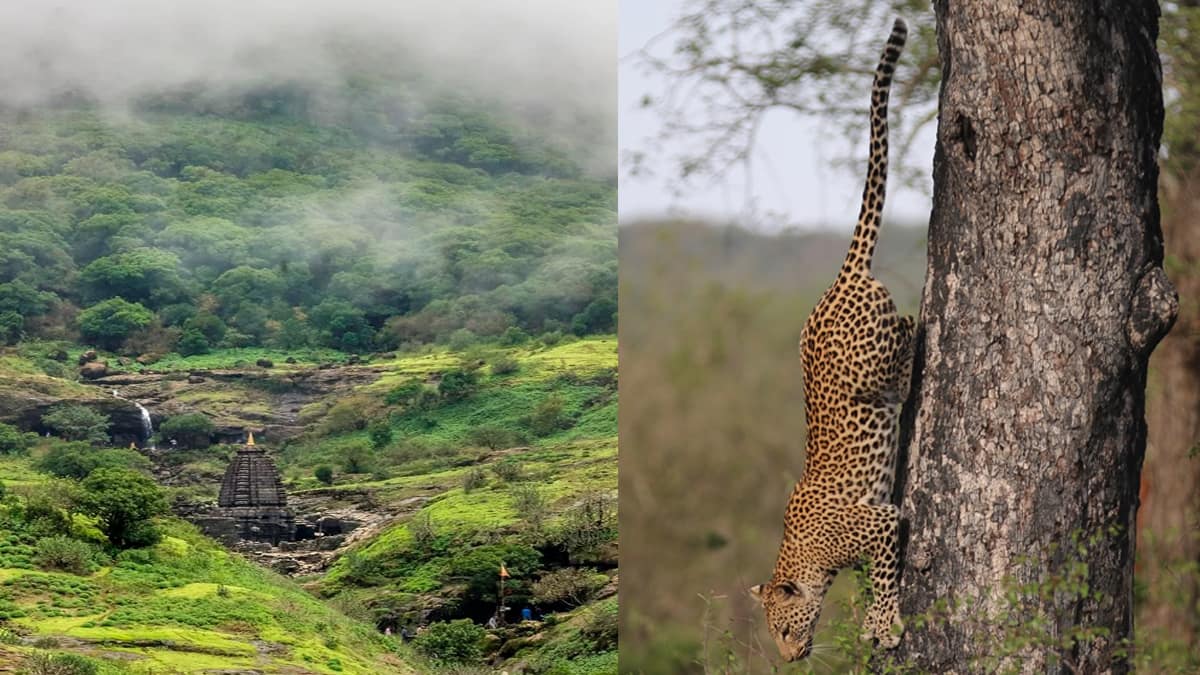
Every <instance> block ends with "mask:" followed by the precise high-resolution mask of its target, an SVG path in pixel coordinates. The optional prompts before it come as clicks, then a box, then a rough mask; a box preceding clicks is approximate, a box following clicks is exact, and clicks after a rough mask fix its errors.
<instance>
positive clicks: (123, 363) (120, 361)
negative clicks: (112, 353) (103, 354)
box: [117, 356, 133, 366]
mask: <svg viewBox="0 0 1200 675" xmlns="http://www.w3.org/2000/svg"><path fill="white" fill-rule="evenodd" d="M131 363H133V361H130V360H129V357H127V356H122V357H119V358H118V359H117V365H119V366H127V365H129V364H131Z"/></svg>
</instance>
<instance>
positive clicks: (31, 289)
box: [0, 79, 616, 356]
mask: <svg viewBox="0 0 1200 675" xmlns="http://www.w3.org/2000/svg"><path fill="white" fill-rule="evenodd" d="M417 87H418V85H416V84H411V85H407V86H402V85H400V84H396V83H391V84H385V83H372V82H368V81H355V80H353V79H351V80H349V81H347V82H346V83H345V84H344V85H343V87H342V89H341V90H340V91H341V93H342V94H343V95H344V97H343V98H341V99H339V105H338V106H337V107H336V108H332V107H331V106H330V105H329V104H328V102H327V101H328V95H327V94H322V95H318V94H317V93H316V92H314V91H310V90H308V89H306V88H304V87H301V86H299V85H296V86H276V87H265V88H260V89H255V90H249V91H241V92H237V93H223V94H220V95H217V94H213V93H209V92H204V91H187V90H183V91H178V92H173V93H171V94H158V95H155V96H153V97H144V98H142V99H139V100H138V101H137V102H136V103H135V104H132V105H131V106H130V109H129V110H124V111H122V112H121V113H120V114H118V113H116V112H114V111H113V110H111V109H107V108H104V109H102V108H99V107H96V106H91V105H88V104H86V103H79V102H74V103H71V102H62V103H59V104H57V105H54V106H48V107H43V108H39V109H16V108H9V109H5V110H2V111H0V338H2V339H3V340H4V341H6V342H8V343H13V342H16V341H18V340H21V339H22V338H26V339H29V338H68V339H75V338H78V339H80V340H82V341H84V342H86V343H91V344H95V345H96V346H99V347H102V348H105V349H111V350H121V351H124V352H126V353H129V354H130V355H142V354H148V355H151V356H160V355H163V354H166V353H170V352H174V351H178V352H180V353H182V354H191V353H203V352H205V351H207V350H210V349H214V348H218V347H241V346H272V347H282V348H298V347H304V346H325V347H333V348H336V349H341V350H346V351H358V352H361V351H369V350H372V349H392V348H395V347H402V346H404V345H407V344H413V343H425V342H430V341H434V340H439V339H445V338H448V337H449V336H450V335H451V334H453V333H455V332H456V331H469V332H470V333H464V334H463V335H464V336H465V337H468V338H469V337H471V336H472V335H474V336H495V335H499V334H501V333H503V332H504V331H506V330H508V329H510V328H517V329H520V330H523V331H526V332H530V333H540V332H544V331H553V330H557V329H563V330H569V331H574V332H576V333H580V334H583V333H591V332H607V331H611V330H612V327H613V321H614V316H613V315H614V313H615V308H616V253H615V249H616V234H615V211H614V209H615V186H614V185H613V183H612V182H611V181H610V180H606V179H598V178H594V177H591V176H589V175H587V174H585V173H584V172H583V171H582V170H581V169H580V168H579V167H577V166H576V165H575V164H574V163H573V162H572V161H571V160H570V158H569V155H568V154H566V152H565V151H563V150H561V149H559V148H556V147H554V146H553V145H551V144H549V143H547V142H545V141H541V140H538V139H537V138H536V137H535V136H534V134H533V133H530V132H523V131H521V129H522V128H525V127H523V126H522V125H520V124H514V123H512V122H511V120H507V119H504V118H501V117H500V115H499V114H498V113H493V112H490V111H489V106H488V104H487V102H485V101H474V100H471V99H470V98H468V97H467V96H466V95H465V94H453V95H451V94H432V93H430V92H429V91H427V90H419V91H418V90H417Z"/></svg>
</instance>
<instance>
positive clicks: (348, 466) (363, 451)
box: [342, 443, 373, 473]
mask: <svg viewBox="0 0 1200 675" xmlns="http://www.w3.org/2000/svg"><path fill="white" fill-rule="evenodd" d="M372 459H373V456H372V454H371V451H370V450H369V449H368V448H367V447H366V446H365V445H362V444H361V443H355V444H353V445H348V446H346V448H345V449H344V450H342V471H345V472H346V473H367V472H369V471H370V470H371V460H372Z"/></svg>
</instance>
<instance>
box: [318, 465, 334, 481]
mask: <svg viewBox="0 0 1200 675" xmlns="http://www.w3.org/2000/svg"><path fill="white" fill-rule="evenodd" d="M313 476H316V478H317V480H319V481H321V482H322V483H324V484H326V485H333V467H331V466H329V465H328V464H322V465H321V466H318V467H317V468H316V469H315V470H314V471H313Z"/></svg>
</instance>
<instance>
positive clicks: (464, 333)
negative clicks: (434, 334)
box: [446, 328, 479, 352]
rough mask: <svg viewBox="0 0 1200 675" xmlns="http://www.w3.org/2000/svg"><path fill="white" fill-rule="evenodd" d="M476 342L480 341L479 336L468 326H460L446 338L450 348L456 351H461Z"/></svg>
mask: <svg viewBox="0 0 1200 675" xmlns="http://www.w3.org/2000/svg"><path fill="white" fill-rule="evenodd" d="M476 342H479V336H478V335H476V334H475V333H474V332H472V331H470V330H467V329H466V328H459V329H458V330H456V331H454V332H453V333H451V334H450V337H449V338H447V339H446V343H447V344H448V345H449V346H450V349H452V350H454V351H456V352H461V351H463V350H464V349H466V348H467V347H470V346H471V345H473V344H475V343H476Z"/></svg>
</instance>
